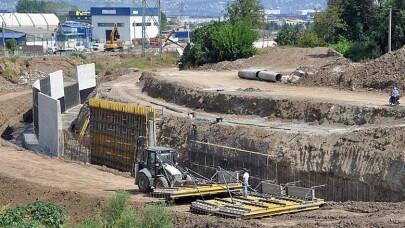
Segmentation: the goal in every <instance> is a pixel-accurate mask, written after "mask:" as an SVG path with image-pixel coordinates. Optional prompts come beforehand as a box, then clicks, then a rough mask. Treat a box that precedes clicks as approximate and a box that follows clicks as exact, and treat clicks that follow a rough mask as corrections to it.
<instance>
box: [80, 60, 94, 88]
mask: <svg viewBox="0 0 405 228" xmlns="http://www.w3.org/2000/svg"><path fill="white" fill-rule="evenodd" d="M77 82H78V83H79V90H85V89H89V88H93V87H96V68H95V65H94V63H90V64H85V65H80V66H77Z"/></svg>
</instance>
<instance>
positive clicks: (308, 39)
mask: <svg viewBox="0 0 405 228" xmlns="http://www.w3.org/2000/svg"><path fill="white" fill-rule="evenodd" d="M297 44H298V46H299V47H311V48H313V47H321V46H323V45H324V42H323V41H322V40H321V39H319V38H318V36H317V35H316V34H315V33H313V32H307V33H304V34H303V35H301V36H300V38H299V39H298V41H297Z"/></svg>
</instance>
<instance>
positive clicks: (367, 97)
mask: <svg viewBox="0 0 405 228" xmlns="http://www.w3.org/2000/svg"><path fill="white" fill-rule="evenodd" d="M160 75H162V79H164V80H167V81H169V82H176V83H180V84H183V85H187V86H190V87H192V88H199V89H203V90H217V89H219V90H224V91H237V92H238V93H240V94H252V92H243V91H238V90H239V89H244V88H253V89H260V90H263V91H262V92H258V93H256V94H260V95H264V96H271V97H276V98H277V97H281V98H288V99H301V100H311V99H313V100H318V101H319V100H320V101H325V102H344V103H353V104H358V105H379V106H383V105H387V104H388V98H389V94H386V93H383V92H364V91H343V90H338V89H333V88H314V87H302V86H291V85H285V84H279V83H277V84H276V83H271V82H265V81H256V80H245V79H241V78H239V77H238V76H237V75H238V72H237V71H226V72H195V71H178V70H176V69H171V70H170V71H166V72H160ZM196 82H197V83H196Z"/></svg>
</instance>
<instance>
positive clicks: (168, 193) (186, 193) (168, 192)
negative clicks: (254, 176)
mask: <svg viewBox="0 0 405 228" xmlns="http://www.w3.org/2000/svg"><path fill="white" fill-rule="evenodd" d="M241 191H242V184H241V183H228V184H208V185H197V186H182V187H174V188H160V189H154V191H153V192H152V193H151V196H152V197H155V198H165V199H179V198H187V197H199V196H208V195H217V194H223V193H228V192H230V193H240V192H241Z"/></svg>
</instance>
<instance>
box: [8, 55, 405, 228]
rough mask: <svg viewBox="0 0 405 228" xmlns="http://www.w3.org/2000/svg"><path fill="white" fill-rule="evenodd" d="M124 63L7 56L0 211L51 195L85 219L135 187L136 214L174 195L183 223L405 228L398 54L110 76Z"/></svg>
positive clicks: (111, 58) (293, 58) (242, 62)
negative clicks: (245, 179)
mask: <svg viewBox="0 0 405 228" xmlns="http://www.w3.org/2000/svg"><path fill="white" fill-rule="evenodd" d="M128 58H137V56H132V55H130V54H126V53H125V52H123V53H97V54H92V55H89V56H88V57H87V58H86V59H83V58H80V57H77V56H62V57H38V58H30V59H22V58H19V59H14V60H13V61H6V60H4V61H0V75H1V76H2V77H0V80H1V82H2V85H1V88H0V94H1V95H0V105H1V107H3V108H2V109H1V111H0V130H2V132H3V134H2V138H3V139H1V141H0V143H1V147H0V158H1V159H0V205H8V206H15V205H20V204H23V203H27V202H32V201H38V200H41V201H51V202H55V203H57V204H59V205H61V206H63V207H65V208H66V209H67V213H68V215H69V217H70V218H72V220H73V221H74V222H80V221H83V219H84V218H86V217H89V216H92V215H94V214H95V213H96V211H97V210H98V209H100V208H101V207H102V205H103V204H105V202H106V199H107V198H108V197H111V196H112V195H113V194H114V192H115V191H117V190H125V191H128V192H129V193H130V194H131V198H130V199H131V202H132V204H133V205H135V206H137V207H140V208H141V207H142V206H144V205H146V204H148V203H150V202H155V201H170V202H171V205H170V209H171V210H172V211H173V215H174V218H173V223H174V225H175V227H292V226H300V227H320V226H322V227H351V226H355V227H403V226H404V225H405V212H404V211H405V210H404V209H405V203H404V200H405V191H404V189H405V155H404V148H405V144H404V138H405V133H404V132H405V131H404V130H405V118H404V117H405V108H404V106H403V105H401V104H400V105H396V106H393V105H390V104H389V96H390V92H391V90H392V88H393V87H394V86H396V87H398V88H399V89H400V90H401V92H404V91H405V83H404V82H405V80H404V79H405V70H404V68H403V62H404V61H405V49H404V48H402V49H399V50H398V51H396V52H392V53H388V54H385V55H383V56H381V57H380V58H378V59H376V60H373V61H370V62H368V63H352V62H351V61H349V60H348V59H345V58H344V57H342V56H341V55H339V54H338V53H336V52H335V51H333V50H331V49H328V48H307V49H306V48H287V47H274V48H271V49H268V50H267V51H265V52H263V53H262V54H260V55H257V56H254V57H251V58H249V59H239V60H236V61H234V62H220V63H217V64H210V65H204V66H202V67H199V68H197V69H194V70H184V71H179V70H178V68H176V66H175V65H173V66H172V67H164V68H154V69H153V68H151V69H150V70H149V69H146V70H141V69H134V68H131V67H114V66H120V64H122V63H124V62H125V61H126V59H128ZM94 63H97V64H100V63H101V64H103V65H105V66H106V68H107V69H106V70H104V71H103V72H101V73H98V74H97V75H96V69H95V65H97V64H94ZM9 68H12V69H14V70H15V71H18V72H22V76H20V77H17V78H16V77H10V75H8V74H7V72H6V69H9ZM273 72H276V73H273ZM243 169H247V170H248V172H249V174H250V178H249V188H248V190H249V194H248V196H247V197H243V193H242V188H243V185H242V175H243V173H244V171H242V170H243Z"/></svg>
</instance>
